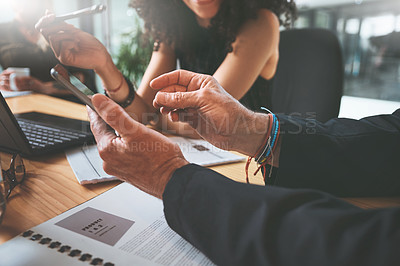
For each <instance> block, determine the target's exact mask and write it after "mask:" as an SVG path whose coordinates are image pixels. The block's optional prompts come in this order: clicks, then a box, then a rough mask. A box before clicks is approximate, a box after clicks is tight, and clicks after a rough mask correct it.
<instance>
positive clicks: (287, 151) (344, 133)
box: [268, 109, 400, 197]
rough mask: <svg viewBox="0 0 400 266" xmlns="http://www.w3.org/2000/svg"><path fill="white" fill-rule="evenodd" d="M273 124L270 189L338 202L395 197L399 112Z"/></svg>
mask: <svg viewBox="0 0 400 266" xmlns="http://www.w3.org/2000/svg"><path fill="white" fill-rule="evenodd" d="M278 118H279V121H280V122H281V134H282V135H281V136H282V146H281V153H280V160H279V169H278V171H277V175H276V179H275V180H272V182H270V183H273V184H275V185H277V186H283V187H290V188H313V189H318V190H322V191H325V192H328V193H331V194H334V195H336V196H340V197H349V196H350V197H360V196H395V195H396V196H398V195H400V163H399V162H400V109H399V110H397V111H396V112H395V113H394V114H392V115H380V116H373V117H368V118H364V119H361V120H351V119H332V120H330V121H328V122H327V123H325V124H322V123H319V122H317V121H315V120H312V119H300V118H296V117H289V116H284V115H278ZM268 181H270V180H268Z"/></svg>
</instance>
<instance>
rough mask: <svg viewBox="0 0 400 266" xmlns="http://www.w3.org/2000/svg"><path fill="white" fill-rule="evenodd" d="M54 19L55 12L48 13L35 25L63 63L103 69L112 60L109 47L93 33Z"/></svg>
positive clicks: (96, 69) (97, 69)
mask: <svg viewBox="0 0 400 266" xmlns="http://www.w3.org/2000/svg"><path fill="white" fill-rule="evenodd" d="M54 19H55V16H54V14H48V15H46V16H44V17H42V18H41V19H40V20H39V22H38V23H37V24H36V26H35V27H36V29H37V30H39V31H40V32H41V33H42V35H43V36H44V37H45V38H46V40H47V41H48V42H49V44H50V46H51V48H52V49H53V51H54V54H55V55H56V57H57V59H58V60H60V62H61V63H63V64H65V65H69V66H75V67H79V68H86V69H94V70H95V71H101V69H102V68H103V67H105V66H106V65H107V64H108V63H111V62H112V60H111V56H110V55H109V53H108V52H107V49H106V48H105V47H104V45H103V44H102V43H101V42H100V41H99V40H97V39H96V38H95V37H94V36H93V35H91V34H89V33H86V32H84V31H82V30H80V29H77V28H75V27H74V26H73V25H71V24H67V23H65V22H62V21H61V22H55V21H54Z"/></svg>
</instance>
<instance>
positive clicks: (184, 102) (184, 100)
mask: <svg viewBox="0 0 400 266" xmlns="http://www.w3.org/2000/svg"><path fill="white" fill-rule="evenodd" d="M153 106H154V107H155V108H157V109H158V108H161V107H163V110H161V111H163V112H165V110H166V109H185V108H198V107H200V106H201V102H200V99H199V97H198V93H197V92H175V93H168V92H158V93H157V94H156V96H155V97H154V100H153Z"/></svg>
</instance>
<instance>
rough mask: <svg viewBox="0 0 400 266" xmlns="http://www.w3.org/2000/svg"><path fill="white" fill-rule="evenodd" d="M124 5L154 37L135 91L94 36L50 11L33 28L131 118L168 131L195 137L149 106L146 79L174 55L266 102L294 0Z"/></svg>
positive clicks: (245, 99)
mask: <svg viewBox="0 0 400 266" xmlns="http://www.w3.org/2000/svg"><path fill="white" fill-rule="evenodd" d="M129 5H130V6H131V7H133V8H135V9H136V10H137V11H138V14H139V16H140V17H141V18H142V19H143V21H144V23H145V29H146V32H147V35H150V36H151V37H152V38H153V39H154V40H155V43H154V51H153V53H152V57H151V60H150V63H149V65H148V67H147V69H146V72H145V74H144V76H143V79H142V80H141V84H140V86H139V88H138V90H137V94H136V93H135V92H134V91H132V90H133V89H132V88H133V86H130V84H129V83H130V81H129V80H126V79H124V77H123V76H122V74H121V73H120V71H119V70H118V69H117V67H116V66H115V65H114V63H113V61H112V58H111V55H110V54H109V53H108V52H107V50H106V48H105V47H104V46H103V45H102V44H101V43H100V41H98V40H97V39H96V38H95V37H93V36H91V35H89V34H87V33H84V32H82V31H80V30H78V29H76V28H74V27H73V26H71V25H68V24H66V23H54V16H53V15H51V14H49V15H48V16H46V17H43V18H42V19H41V21H40V22H39V23H38V25H37V27H38V29H40V30H41V32H42V34H44V36H45V37H46V38H47V39H48V40H49V43H50V45H51V46H52V47H53V50H54V52H55V54H56V56H57V58H58V59H60V61H61V62H62V63H63V64H66V65H71V66H75V67H83V68H91V69H94V70H95V72H96V73H97V74H98V75H99V76H100V78H101V80H102V81H103V85H104V89H105V90H106V92H107V94H108V95H109V96H110V97H111V98H112V99H113V100H114V101H116V102H118V103H120V104H121V105H122V106H124V108H125V109H126V110H127V112H128V113H130V114H132V116H133V117H135V119H137V120H138V121H140V122H143V123H149V122H151V123H153V124H157V123H160V122H166V124H167V126H168V129H169V130H170V132H172V133H178V134H180V135H186V136H191V137H194V136H196V135H195V134H194V135H193V134H191V133H193V130H191V128H190V127H186V128H182V127H184V126H185V125H184V124H179V123H168V120H167V119H165V120H162V118H163V117H162V116H161V117H159V116H158V114H157V110H155V109H154V107H153V106H152V100H153V98H154V95H155V92H154V91H153V90H152V89H151V88H150V86H149V83H150V81H151V80H152V79H153V78H155V77H157V76H159V75H161V74H163V73H166V72H169V71H172V70H175V69H176V68H177V60H179V62H180V67H181V68H182V69H187V70H192V71H197V72H202V73H205V74H211V75H214V77H215V78H216V79H217V80H218V81H219V82H220V83H221V84H223V86H224V87H226V89H227V91H228V92H229V93H230V94H231V95H232V96H234V97H235V98H236V99H240V101H241V102H242V103H243V104H245V105H246V106H247V107H248V108H250V109H253V110H259V108H260V107H261V106H266V105H267V106H269V103H270V101H271V79H272V78H273V76H274V75H275V71H276V68H277V64H278V58H279V55H278V54H279V51H278V44H279V34H280V33H279V27H280V25H283V26H288V25H290V23H291V22H293V21H294V19H295V17H296V15H295V14H296V5H295V3H294V1H293V0H289V1H287V0H268V1H267V0H252V1H223V0H212V1H193V0H176V1H165V0H155V1H148V0H132V1H130V3H129ZM281 17H282V18H284V19H283V20H281V19H280V18H281ZM282 93H285V92H284V91H282ZM135 94H136V96H135ZM149 114H154V115H153V116H149ZM148 120H151V121H148ZM160 124H161V123H160ZM179 125H180V126H182V127H180V126H179ZM164 129H165V128H164Z"/></svg>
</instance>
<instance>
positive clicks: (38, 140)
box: [18, 119, 89, 148]
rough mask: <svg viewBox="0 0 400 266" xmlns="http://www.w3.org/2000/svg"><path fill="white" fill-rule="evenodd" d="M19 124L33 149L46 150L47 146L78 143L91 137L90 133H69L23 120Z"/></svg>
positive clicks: (19, 120)
mask: <svg viewBox="0 0 400 266" xmlns="http://www.w3.org/2000/svg"><path fill="white" fill-rule="evenodd" d="M18 124H19V126H20V127H21V129H22V131H23V132H24V133H25V135H26V138H27V139H28V141H29V144H30V145H31V146H32V148H45V147H47V146H53V145H58V144H63V143H65V142H71V141H74V140H76V141H78V140H79V139H83V138H86V137H87V136H88V135H89V133H88V134H85V133H82V132H77V131H70V130H69V131H67V130H62V129H58V128H53V127H47V126H43V125H38V124H37V123H32V122H29V121H27V120H23V119H18Z"/></svg>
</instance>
